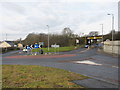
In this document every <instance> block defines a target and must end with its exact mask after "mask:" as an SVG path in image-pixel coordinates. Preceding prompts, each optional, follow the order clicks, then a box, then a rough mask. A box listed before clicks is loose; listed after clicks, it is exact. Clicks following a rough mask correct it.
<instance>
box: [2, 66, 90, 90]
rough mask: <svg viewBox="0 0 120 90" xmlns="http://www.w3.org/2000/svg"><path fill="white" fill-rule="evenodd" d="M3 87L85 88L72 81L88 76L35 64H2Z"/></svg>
mask: <svg viewBox="0 0 120 90" xmlns="http://www.w3.org/2000/svg"><path fill="white" fill-rule="evenodd" d="M2 74H3V76H2V88H83V87H81V86H79V85H76V84H74V83H72V82H70V81H72V80H82V79H86V78H88V77H86V76H83V75H79V74H76V73H73V72H69V71H65V70H62V69H56V68H51V67H42V66H35V65H2Z"/></svg>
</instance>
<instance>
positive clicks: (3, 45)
mask: <svg viewBox="0 0 120 90" xmlns="http://www.w3.org/2000/svg"><path fill="white" fill-rule="evenodd" d="M7 47H14V43H13V42H12V41H3V42H0V48H7Z"/></svg>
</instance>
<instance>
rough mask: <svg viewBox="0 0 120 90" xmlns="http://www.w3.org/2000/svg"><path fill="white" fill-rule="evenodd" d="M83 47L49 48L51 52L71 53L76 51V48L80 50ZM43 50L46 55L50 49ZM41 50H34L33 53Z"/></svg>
mask: <svg viewBox="0 0 120 90" xmlns="http://www.w3.org/2000/svg"><path fill="white" fill-rule="evenodd" d="M80 47H82V46H70V47H59V48H49V52H64V51H71V50H74V49H76V48H80ZM42 50H43V51H44V53H47V52H48V48H42ZM39 51H40V48H38V49H32V52H39Z"/></svg>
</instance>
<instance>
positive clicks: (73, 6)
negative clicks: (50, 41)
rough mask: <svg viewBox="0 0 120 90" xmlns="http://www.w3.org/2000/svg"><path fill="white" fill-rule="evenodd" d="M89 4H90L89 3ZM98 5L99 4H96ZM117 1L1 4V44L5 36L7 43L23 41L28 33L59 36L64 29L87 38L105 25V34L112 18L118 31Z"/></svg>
mask: <svg viewBox="0 0 120 90" xmlns="http://www.w3.org/2000/svg"><path fill="white" fill-rule="evenodd" d="M88 1H89V2H88ZM98 1H99V0H98ZM118 1H119V0H109V1H108V0H104V1H102V0H101V2H97V0H96V1H95V0H84V1H83V0H60V1H58V0H24V1H23V0H20V1H16V0H4V1H3V0H1V1H0V25H1V27H0V33H2V38H1V40H4V39H5V34H6V33H7V35H8V40H16V39H18V38H22V39H24V38H25V37H26V35H27V34H29V33H31V32H36V33H47V26H46V25H49V27H50V33H60V32H61V31H62V30H63V28H64V27H70V28H71V29H72V30H73V31H74V33H77V34H80V33H81V32H82V33H85V34H88V33H89V32H90V31H99V33H100V34H101V25H100V24H101V23H103V24H104V33H105V34H106V33H109V32H110V30H111V16H108V15H107V13H113V14H114V15H115V30H116V31H117V30H118V27H117V24H118V15H117V14H118V12H117V11H118V7H117V5H118Z"/></svg>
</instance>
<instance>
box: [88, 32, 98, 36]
mask: <svg viewBox="0 0 120 90" xmlns="http://www.w3.org/2000/svg"><path fill="white" fill-rule="evenodd" d="M89 36H98V32H97V31H92V32H90V33H89Z"/></svg>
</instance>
